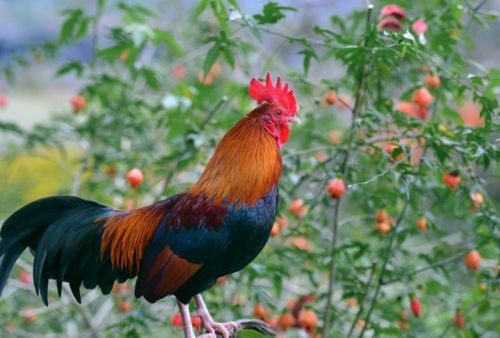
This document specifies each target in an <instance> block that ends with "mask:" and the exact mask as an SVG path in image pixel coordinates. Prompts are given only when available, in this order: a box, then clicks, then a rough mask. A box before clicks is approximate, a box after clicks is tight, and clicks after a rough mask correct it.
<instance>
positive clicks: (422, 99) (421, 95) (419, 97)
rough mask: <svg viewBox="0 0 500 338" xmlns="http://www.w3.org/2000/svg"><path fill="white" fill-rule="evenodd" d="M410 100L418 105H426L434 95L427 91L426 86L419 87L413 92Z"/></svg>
mask: <svg viewBox="0 0 500 338" xmlns="http://www.w3.org/2000/svg"><path fill="white" fill-rule="evenodd" d="M411 100H412V101H413V103H415V104H416V105H418V106H420V107H428V106H429V104H431V102H432V101H433V100H434V97H433V96H432V95H431V93H429V91H428V90H427V88H419V89H417V90H415V92H413V96H412V98H411Z"/></svg>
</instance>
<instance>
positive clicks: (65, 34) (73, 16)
mask: <svg viewBox="0 0 500 338" xmlns="http://www.w3.org/2000/svg"><path fill="white" fill-rule="evenodd" d="M65 13H66V14H68V18H67V19H66V21H64V22H63V24H62V26H61V31H60V33H59V40H60V41H61V42H66V41H67V40H69V39H70V38H71V37H72V36H73V34H74V31H75V28H76V24H77V23H78V21H79V20H80V18H81V17H82V16H83V11H82V10H81V9H74V10H69V11H66V12H65Z"/></svg>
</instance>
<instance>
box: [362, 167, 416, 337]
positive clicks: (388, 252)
mask: <svg viewBox="0 0 500 338" xmlns="http://www.w3.org/2000/svg"><path fill="white" fill-rule="evenodd" d="M402 179H403V182H404V189H405V194H406V200H405V204H404V206H403V210H402V211H401V214H399V217H398V219H397V220H396V225H395V226H394V229H392V232H391V237H390V239H389V245H388V246H387V250H386V251H385V256H384V260H383V262H382V268H381V270H380V276H379V278H378V283H377V288H376V289H375V294H374V295H373V298H372V301H371V303H370V307H369V308H368V313H367V314H366V318H365V326H364V327H363V330H362V331H361V333H360V334H359V336H358V338H362V337H363V336H364V334H365V330H366V328H367V327H368V323H369V322H370V316H371V314H372V311H373V309H374V308H375V304H376V303H377V298H378V294H379V293H380V289H381V287H382V284H383V280H384V274H385V272H386V270H385V268H386V266H387V263H388V262H389V258H390V257H391V253H392V245H393V243H394V239H395V238H396V236H397V230H398V228H399V226H400V224H401V222H402V221H403V218H404V216H405V214H406V209H408V205H409V204H410V192H409V190H408V183H407V182H406V178H405V177H404V176H403V177H402Z"/></svg>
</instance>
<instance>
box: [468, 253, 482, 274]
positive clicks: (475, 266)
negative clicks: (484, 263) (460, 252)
mask: <svg viewBox="0 0 500 338" xmlns="http://www.w3.org/2000/svg"><path fill="white" fill-rule="evenodd" d="M465 265H466V266H467V267H468V268H469V269H471V270H474V271H478V270H479V266H480V265H481V255H480V254H479V252H477V250H472V251H470V252H469V253H468V254H467V255H465Z"/></svg>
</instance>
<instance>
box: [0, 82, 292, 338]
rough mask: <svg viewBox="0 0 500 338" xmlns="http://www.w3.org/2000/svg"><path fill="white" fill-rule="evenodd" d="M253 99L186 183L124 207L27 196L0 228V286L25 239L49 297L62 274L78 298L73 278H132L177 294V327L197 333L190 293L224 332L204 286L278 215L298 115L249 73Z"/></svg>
mask: <svg viewBox="0 0 500 338" xmlns="http://www.w3.org/2000/svg"><path fill="white" fill-rule="evenodd" d="M248 89H249V94H250V96H251V97H252V98H253V99H254V100H255V101H257V103H258V105H257V107H256V108H255V109H253V110H252V111H251V112H250V113H248V114H247V115H246V116H244V117H243V118H242V119H241V120H240V121H239V122H237V123H236V125H234V126H233V127H232V128H231V129H230V130H229V132H227V134H226V135H225V136H224V137H223V138H222V140H221V141H220V143H219V145H218V146H217V147H216V149H215V152H214V154H213V155H212V158H211V159H210V160H209V162H208V164H207V165H206V168H205V170H204V171H203V173H202V174H201V176H200V178H199V180H198V181H197V182H196V183H195V184H194V185H193V186H192V187H191V188H189V189H187V190H186V191H184V192H181V193H179V194H176V195H173V196H171V197H169V198H166V199H164V200H161V201H159V202H156V203H154V204H151V205H148V206H145V207H142V208H139V209H136V210H131V211H122V210H116V209H113V208H110V207H107V206H104V205H101V204H99V203H96V202H92V201H88V200H84V199H81V198H78V197H73V196H54V197H47V198H42V199H40V200H37V201H34V202H32V203H30V204H28V205H26V206H24V207H23V208H21V209H19V210H17V211H16V212H14V214H12V215H11V216H10V217H9V218H8V219H7V220H6V221H5V222H4V224H3V226H2V228H1V231H0V238H1V239H0V258H1V261H0V262H1V263H0V295H1V292H2V290H3V288H4V286H5V283H6V281H7V277H8V276H9V274H10V272H11V270H12V267H13V266H14V263H15V261H16V260H17V259H18V257H19V256H20V255H21V253H22V252H23V251H24V250H25V249H26V248H29V249H30V250H31V252H32V254H33V255H34V262H33V283H34V286H35V290H36V292H37V294H39V295H40V297H41V298H42V300H43V302H44V303H45V304H48V296H47V287H48V281H49V279H54V280H55V281H56V285H57V290H58V293H59V296H61V289H62V284H63V282H67V283H69V286H70V288H71V291H72V293H73V296H74V297H75V299H76V300H77V301H78V302H80V301H81V299H80V286H81V285H82V284H83V286H84V287H85V288H87V289H93V288H95V287H97V286H98V287H100V289H101V291H102V292H103V293H104V294H108V293H109V292H110V291H111V288H112V286H113V283H114V282H115V281H118V282H124V281H125V280H127V279H129V278H133V277H137V281H136V285H135V296H136V297H141V296H142V297H144V298H145V299H146V300H147V301H148V302H151V303H154V302H156V301H158V300H159V299H162V298H164V297H166V296H168V295H174V296H175V297H176V299H177V303H178V307H179V311H180V314H181V317H182V320H183V329H184V335H185V337H186V338H194V337H195V335H194V332H193V329H192V326H191V318H190V311H189V302H190V300H191V299H192V298H194V300H195V303H196V308H197V309H196V310H197V311H196V312H197V315H199V316H200V317H201V319H202V326H203V328H204V330H206V332H207V333H206V334H204V335H203V336H202V337H213V338H215V337H216V336H217V335H221V336H223V337H225V338H227V337H229V336H230V332H233V331H235V330H237V329H238V324H237V323H236V322H227V323H217V322H215V321H214V320H213V319H212V317H211V315H210V313H209V311H208V310H207V307H206V305H205V303H204V301H203V298H202V296H201V293H202V292H203V291H205V290H207V289H208V288H210V287H211V286H212V285H213V284H214V283H215V281H216V280H217V278H218V277H221V276H225V275H228V274H231V273H233V272H236V271H239V270H241V269H243V268H244V267H245V266H246V265H248V264H249V263H250V262H251V261H252V260H253V259H254V258H255V257H256V256H257V255H258V254H259V252H260V251H261V250H262V248H263V247H264V245H265V244H266V242H267V240H268V238H269V235H270V232H271V228H272V225H273V222H274V219H275V217H276V211H277V203H278V181H279V178H280V176H281V169H282V168H281V167H282V160H281V153H280V149H281V147H282V146H283V144H285V143H286V142H287V141H288V137H289V134H290V128H291V123H294V122H298V118H297V116H296V115H297V113H298V107H297V102H296V98H295V95H294V93H293V91H292V90H290V89H289V88H288V84H285V85H284V86H282V83H281V80H280V78H279V77H278V78H277V81H276V84H273V81H272V79H271V76H270V75H269V73H268V74H267V77H266V82H265V84H264V83H262V82H260V81H258V80H256V79H252V80H251V82H250V85H249V88H248Z"/></svg>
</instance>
